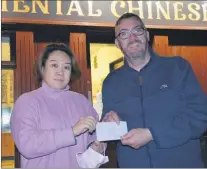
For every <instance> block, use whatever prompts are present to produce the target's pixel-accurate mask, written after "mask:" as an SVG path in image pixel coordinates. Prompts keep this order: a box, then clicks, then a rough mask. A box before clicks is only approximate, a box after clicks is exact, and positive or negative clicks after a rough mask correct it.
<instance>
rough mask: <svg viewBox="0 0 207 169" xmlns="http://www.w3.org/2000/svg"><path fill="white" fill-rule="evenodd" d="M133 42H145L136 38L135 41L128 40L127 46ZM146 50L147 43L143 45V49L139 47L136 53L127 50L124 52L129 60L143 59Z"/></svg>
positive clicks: (140, 43) (139, 43)
mask: <svg viewBox="0 0 207 169" xmlns="http://www.w3.org/2000/svg"><path fill="white" fill-rule="evenodd" d="M135 43H136V44H138V45H143V44H144V43H145V42H144V41H141V40H138V39H137V40H135V41H132V42H129V44H128V46H130V45H133V44H135ZM146 50H147V44H146V45H145V48H144V49H141V50H140V51H138V52H136V53H133V52H127V53H125V55H126V56H127V57H128V59H130V60H138V59H141V60H144V58H145V53H146Z"/></svg>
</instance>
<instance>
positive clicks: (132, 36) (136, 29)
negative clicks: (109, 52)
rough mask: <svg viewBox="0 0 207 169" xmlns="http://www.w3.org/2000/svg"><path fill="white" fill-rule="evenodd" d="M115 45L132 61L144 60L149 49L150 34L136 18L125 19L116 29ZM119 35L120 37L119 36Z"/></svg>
mask: <svg viewBox="0 0 207 169" xmlns="http://www.w3.org/2000/svg"><path fill="white" fill-rule="evenodd" d="M115 32H116V37H117V38H116V40H115V43H116V45H117V47H119V48H120V49H121V50H122V52H123V53H124V55H125V57H127V58H128V59H130V60H135V59H139V58H141V59H142V58H143V57H144V54H145V52H146V50H147V49H148V41H149V33H148V31H147V30H146V29H145V27H144V25H143V24H142V23H141V22H140V21H139V20H137V19H136V18H134V17H132V18H128V19H123V20H122V21H121V23H120V24H119V25H118V26H117V27H116V29H115ZM117 35H119V36H117Z"/></svg>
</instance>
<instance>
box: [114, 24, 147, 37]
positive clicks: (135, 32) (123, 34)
mask: <svg viewBox="0 0 207 169" xmlns="http://www.w3.org/2000/svg"><path fill="white" fill-rule="evenodd" d="M145 30H146V28H144V27H140V26H137V27H135V28H133V29H131V30H124V31H121V32H120V33H119V34H118V35H117V36H116V38H118V37H119V38H120V39H122V40H125V39H128V38H129V36H130V35H131V33H133V35H135V36H141V35H142V34H143V33H144V32H145Z"/></svg>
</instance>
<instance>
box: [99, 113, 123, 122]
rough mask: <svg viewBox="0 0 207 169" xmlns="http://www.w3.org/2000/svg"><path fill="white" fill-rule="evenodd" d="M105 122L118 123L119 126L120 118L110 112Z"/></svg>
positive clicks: (105, 117)
mask: <svg viewBox="0 0 207 169" xmlns="http://www.w3.org/2000/svg"><path fill="white" fill-rule="evenodd" d="M103 121H104V122H116V123H117V124H119V123H120V117H119V116H118V115H117V113H116V112H114V111H110V112H108V113H107V114H106V115H105V116H104V118H103Z"/></svg>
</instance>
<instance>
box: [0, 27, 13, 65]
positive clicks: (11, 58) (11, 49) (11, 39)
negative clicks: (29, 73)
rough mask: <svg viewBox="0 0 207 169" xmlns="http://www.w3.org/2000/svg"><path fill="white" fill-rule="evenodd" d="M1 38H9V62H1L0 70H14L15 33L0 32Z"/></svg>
mask: <svg viewBox="0 0 207 169" xmlns="http://www.w3.org/2000/svg"><path fill="white" fill-rule="evenodd" d="M1 33H2V35H1V36H2V37H4V36H5V37H9V41H10V61H1V68H2V69H15V68H16V32H13V31H2V32H1Z"/></svg>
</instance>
